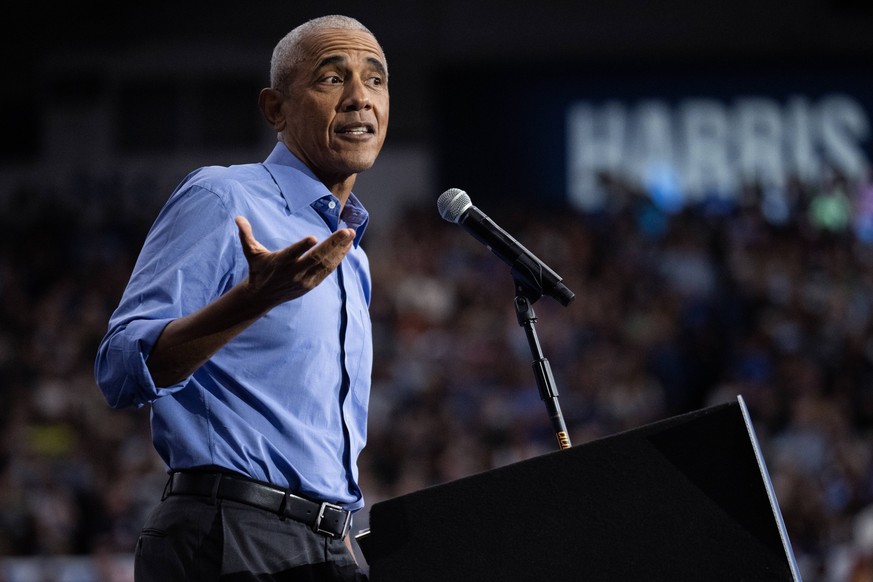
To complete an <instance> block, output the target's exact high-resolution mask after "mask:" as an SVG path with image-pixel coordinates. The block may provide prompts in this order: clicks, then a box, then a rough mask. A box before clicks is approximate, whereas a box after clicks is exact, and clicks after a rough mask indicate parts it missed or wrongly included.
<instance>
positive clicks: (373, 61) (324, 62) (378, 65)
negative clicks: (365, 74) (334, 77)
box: [318, 55, 388, 75]
mask: <svg viewBox="0 0 873 582" xmlns="http://www.w3.org/2000/svg"><path fill="white" fill-rule="evenodd" d="M345 62H346V58H345V57H344V56H342V55H332V56H329V57H325V58H323V59H321V61H320V62H319V63H318V68H319V69H323V68H325V67H331V66H333V65H341V64H344V63H345ZM367 62H368V63H370V65H372V67H373V68H374V69H376V70H377V71H378V72H379V73H381V74H383V75H385V74H387V73H388V70H387V69H386V68H385V64H384V63H383V62H382V61H380V60H379V59H377V58H376V57H367Z"/></svg>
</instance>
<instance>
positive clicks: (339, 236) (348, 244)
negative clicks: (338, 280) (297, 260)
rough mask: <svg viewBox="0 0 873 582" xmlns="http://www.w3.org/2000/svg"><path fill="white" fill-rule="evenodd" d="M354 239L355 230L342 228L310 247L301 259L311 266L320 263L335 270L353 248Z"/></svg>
mask: <svg viewBox="0 0 873 582" xmlns="http://www.w3.org/2000/svg"><path fill="white" fill-rule="evenodd" d="M353 240H355V231H354V230H352V229H350V228H341V229H340V230H338V231H336V232H334V233H332V234H331V235H330V236H329V237H327V238H326V239H324V240H323V241H322V242H321V243H320V244H318V245H316V246H314V247H313V248H312V249H310V251H309V252H308V253H306V255H305V256H303V257H301V260H302V261H305V262H307V263H308V264H309V265H310V266H312V265H317V264H320V265H325V266H327V267H329V268H330V269H331V270H333V269H334V268H336V266H337V265H339V263H340V261H342V260H343V257H345V256H346V253H348V252H349V249H351V248H352V241H353Z"/></svg>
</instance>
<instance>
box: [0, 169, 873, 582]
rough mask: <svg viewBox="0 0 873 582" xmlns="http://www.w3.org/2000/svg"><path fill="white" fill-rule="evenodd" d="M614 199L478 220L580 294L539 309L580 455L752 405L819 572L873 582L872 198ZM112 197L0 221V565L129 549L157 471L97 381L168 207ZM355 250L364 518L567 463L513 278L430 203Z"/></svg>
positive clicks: (40, 201) (865, 189) (804, 546)
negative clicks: (143, 256) (557, 455)
mask: <svg viewBox="0 0 873 582" xmlns="http://www.w3.org/2000/svg"><path fill="white" fill-rule="evenodd" d="M601 186H602V187H603V188H605V189H606V190H607V191H608V193H609V195H608V198H607V199H608V200H609V201H610V203H609V205H608V206H607V207H605V208H603V209H601V210H599V211H597V212H584V213H583V212H579V211H575V210H573V209H570V208H566V207H551V206H550V207H538V208H537V209H536V210H532V209H531V205H530V204H529V203H527V204H525V203H524V201H520V200H517V201H509V200H506V201H502V202H500V203H499V207H497V206H498V205H495V207H490V206H489V207H487V208H486V207H483V210H484V211H486V212H487V213H488V214H489V215H490V216H492V217H493V218H495V219H497V218H498V217H499V220H498V222H499V223H500V224H501V225H502V226H503V227H504V228H506V229H507V230H508V231H510V232H512V233H513V234H514V235H515V236H516V237H517V238H519V240H520V241H522V242H523V243H524V244H525V246H527V247H528V248H529V249H531V250H534V251H535V252H536V254H537V255H538V256H539V257H541V258H543V259H544V260H545V261H546V262H547V263H548V264H549V265H550V266H551V267H552V268H553V269H554V270H555V271H556V272H558V273H560V274H561V275H562V276H563V277H564V280H565V283H566V284H567V286H568V287H569V288H570V289H572V290H573V291H574V292H575V293H576V300H575V302H573V303H572V304H571V305H570V306H568V307H563V306H561V305H559V304H557V303H556V302H554V301H553V300H551V299H550V298H543V299H541V300H539V301H537V302H536V303H534V310H535V312H536V315H537V318H538V319H537V323H536V330H537V332H538V335H539V339H540V341H541V343H542V348H543V353H544V355H545V356H546V358H547V359H548V360H549V362H550V364H551V368H552V371H553V372H554V375H555V380H556V385H557V388H558V391H559V394H560V405H561V408H562V410H563V414H564V417H565V420H566V422H567V425H568V428H569V433H570V437H571V439H572V441H573V444H574V445H579V444H583V443H585V442H588V441H591V440H593V439H596V438H600V437H605V436H609V435H611V434H615V433H617V432H619V431H623V430H627V429H632V428H636V427H639V426H642V425H644V424H647V423H650V422H654V421H657V420H661V419H664V418H667V417H669V416H672V415H676V414H681V413H683V412H687V411H691V410H695V409H699V408H702V407H706V406H710V405H714V404H716V403H720V402H725V401H728V400H733V399H735V398H736V397H737V396H738V395H741V396H742V397H743V399H744V401H745V402H746V404H747V405H748V407H749V410H750V414H751V418H752V421H753V424H754V427H755V430H756V433H757V436H758V439H759V441H760V443H761V447H762V451H763V454H764V459H765V461H766V463H767V466H768V469H769V472H770V476H771V477H772V483H773V487H774V490H775V493H776V496H777V499H778V501H779V503H780V506H781V510H782V515H783V517H784V521H785V525H786V528H787V531H788V534H789V536H790V539H791V543H792V545H793V548H794V552H795V554H796V557H797V561H798V564H799V566H800V571H801V573H802V575H803V578H804V580H807V581H808V582H809V581H817V580H821V581H826V582H837V581H847V582H860V581H862V580H873V439H871V437H873V435H871V431H873V240H871V238H873V237H871V227H870V225H868V224H867V222H866V218H865V217H867V212H869V211H870V210H871V208H870V201H871V199H873V190H871V188H873V185H871V184H854V183H849V182H848V181H846V180H842V179H840V178H839V177H838V176H834V177H833V178H831V179H829V180H827V181H826V183H823V184H819V185H816V186H815V187H805V186H803V185H801V184H790V185H789V186H788V187H787V188H786V189H785V190H784V191H782V192H780V193H779V196H777V197H774V196H773V195H772V192H768V191H762V190H761V189H759V188H753V187H750V188H749V189H748V190H747V191H745V192H744V193H743V196H742V197H740V198H739V199H736V200H731V201H726V200H723V199H718V198H711V199H709V198H706V199H702V200H699V201H696V202H695V203H693V204H686V205H684V206H683V207H682V208H679V209H677V208H661V207H659V206H658V205H657V204H656V202H654V201H653V200H652V199H651V198H650V197H649V196H647V195H645V193H643V192H640V191H637V190H636V189H635V188H633V187H631V186H629V185H627V184H624V183H622V181H621V180H619V179H616V178H615V177H610V176H603V177H602V181H601ZM114 196H115V194H112V193H110V192H103V191H101V188H98V187H97V186H95V184H93V183H92V182H90V181H89V180H88V179H84V178H83V179H82V180H80V181H74V182H72V183H71V184H70V185H68V186H67V190H65V191H63V192H56V193H54V195H53V196H45V195H42V194H41V193H40V192H39V191H38V188H37V187H31V186H28V185H22V186H21V187H20V188H19V190H18V191H17V192H15V193H14V196H13V197H11V198H10V199H9V200H8V201H7V202H8V203H7V206H8V208H6V209H5V211H4V212H3V213H2V218H0V220H2V221H3V224H2V229H0V241H2V242H0V297H2V301H0V371H2V375H0V378H2V387H0V431H2V439H0V556H40V557H46V556H57V555H88V556H107V555H115V554H125V553H129V552H131V550H132V549H133V547H134V545H135V542H136V537H137V535H138V532H139V528H140V526H141V524H142V522H143V520H144V518H145V514H146V512H148V510H149V509H150V508H151V507H152V506H153V505H154V504H155V503H156V501H157V500H158V498H159V496H160V491H161V490H162V488H163V485H164V482H165V480H166V473H165V468H164V466H163V464H162V463H161V461H160V460H159V459H158V458H157V456H156V454H155V453H154V452H153V450H152V447H151V444H150V439H149V427H148V410H147V408H143V409H138V410H137V409H133V410H120V411H113V410H110V409H109V408H108V407H107V406H106V404H105V402H104V401H103V399H102V396H101V395H100V393H99V391H98V389H97V387H96V385H95V383H94V380H93V372H92V370H93V359H94V353H95V349H96V346H97V343H98V342H99V340H100V338H101V337H102V335H103V333H104V331H105V329H106V323H107V319H108V317H109V314H110V313H111V311H112V309H113V308H114V307H115V305H116V303H117V301H118V298H119V297H120V294H121V291H122V289H123V286H124V284H125V283H126V281H127V278H128V276H129V274H130V270H131V268H132V266H133V261H134V260H135V258H136V253H137V252H138V250H139V246H140V245H141V243H142V240H143V238H144V236H145V232H146V230H147V228H148V226H149V224H150V222H151V219H152V218H153V217H154V211H153V209H151V208H150V207H147V208H143V207H138V206H137V205H136V204H127V205H126V206H124V205H122V206H119V205H107V203H106V201H107V200H111V199H114V198H113V197H114ZM128 199H129V198H128ZM83 201H84V202H83ZM365 202H367V203H368V204H369V205H370V206H371V207H377V206H378V201H376V200H372V201H365ZM434 202H435V201H434ZM865 204H866V206H865ZM364 244H365V245H366V247H367V249H368V252H369V254H370V258H371V263H372V271H373V278H374V293H373V303H372V319H373V329H374V334H375V350H376V353H375V368H374V384H373V391H372V396H371V418H370V425H369V427H370V428H369V430H370V434H369V441H368V446H367V448H366V449H365V451H364V453H363V456H362V458H361V471H362V486H363V489H364V493H365V496H366V500H367V502H368V504H369V505H372V504H373V503H376V502H378V501H380V500H383V499H388V498H391V497H394V496H396V495H400V494H403V493H407V492H411V491H415V490H418V489H420V488H423V487H426V486H429V485H433V484H437V483H444V482H447V481H451V480H454V479H457V478H460V477H464V476H467V475H471V474H475V473H478V472H482V471H486V470H488V469H491V468H494V467H498V466H502V465H506V464H508V463H512V462H515V461H520V460H523V459H526V458H530V457H532V456H535V455H539V454H543V453H545V452H549V451H551V450H554V449H555V448H556V443H555V437H554V434H553V431H552V427H551V424H550V422H549V418H548V416H547V413H546V408H545V407H544V405H543V403H542V401H541V399H540V395H539V391H538V389H537V386H536V382H535V378H534V375H533V371H532V369H531V362H532V355H531V351H530V348H529V345H528V342H527V339H526V337H525V334H524V330H523V329H522V328H521V327H520V326H519V324H518V322H517V320H516V316H515V310H514V302H513V300H514V284H513V281H512V278H511V276H510V273H509V270H508V268H507V266H506V265H504V264H503V263H502V262H500V261H499V260H498V259H497V258H496V257H495V256H494V255H492V254H491V253H489V252H488V251H487V249H485V248H484V247H483V246H482V245H480V244H479V243H478V242H476V241H475V240H473V239H472V238H471V237H469V236H468V235H466V234H464V233H462V232H460V231H459V230H458V229H457V227H455V226H453V225H450V224H448V223H446V222H444V221H442V220H440V219H439V217H438V215H437V213H436V211H435V206H434V205H432V204H428V205H427V206H426V207H425V208H421V207H417V206H414V205H413V206H410V207H409V208H407V209H405V211H404V212H403V213H402V215H400V216H399V217H398V219H397V220H394V221H392V223H391V224H377V223H374V224H373V225H372V226H371V230H370V231H368V234H367V236H366V237H365V238H364ZM366 521H367V519H366V510H364V512H362V515H361V516H360V519H359V521H358V522H357V523H358V527H362V526H364V525H366ZM108 576H109V575H108V574H107V578H106V580H110V578H109V577H108ZM0 579H2V574H0Z"/></svg>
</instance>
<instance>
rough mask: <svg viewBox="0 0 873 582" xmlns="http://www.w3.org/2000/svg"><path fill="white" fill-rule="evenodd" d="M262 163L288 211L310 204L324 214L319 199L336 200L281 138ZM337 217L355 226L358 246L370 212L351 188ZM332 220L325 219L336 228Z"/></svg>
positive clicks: (355, 241)
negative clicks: (340, 213)
mask: <svg viewBox="0 0 873 582" xmlns="http://www.w3.org/2000/svg"><path fill="white" fill-rule="evenodd" d="M264 166H265V167H266V169H267V171H268V172H269V173H270V175H271V176H273V180H275V182H276V185H277V186H278V187H279V191H280V192H281V194H282V197H283V198H284V199H285V203H286V204H287V205H288V210H290V211H291V212H295V211H297V210H300V209H301V208H303V207H304V206H311V207H313V208H315V209H316V211H317V212H319V214H321V215H322V216H323V213H322V212H321V211H319V206H320V205H318V202H319V201H320V200H324V199H325V198H330V199H332V200H334V201H335V202H336V203H337V204H339V200H337V198H336V196H334V195H333V194H332V193H331V192H330V190H328V189H327V187H326V186H325V185H324V184H322V183H321V181H320V180H319V179H318V178H316V177H315V174H313V173H312V170H310V169H309V168H308V167H307V166H306V164H304V163H303V162H301V161H300V160H299V159H297V157H296V156H295V155H294V154H292V153H291V151H290V150H288V148H287V147H286V146H285V144H283V143H281V142H279V143H277V144H276V146H275V147H274V148H273V151H272V152H270V155H269V156H267V159H266V160H264ZM340 218H341V219H342V220H343V221H345V223H346V224H347V225H348V226H349V228H353V229H354V230H355V232H356V235H355V240H354V244H355V246H358V245H359V244H360V242H361V237H363V236H364V231H365V230H366V229H367V224H368V223H369V213H368V212H367V209H366V208H364V205H363V204H362V203H361V201H360V199H358V197H357V196H355V194H354V192H352V193H350V194H349V199H348V200H347V201H346V204H345V206H344V207H343V212H342V215H341V216H340ZM331 222H332V221H328V223H329V224H330V225H331V228H334V229H335V228H337V226H338V224H336V223H334V224H331Z"/></svg>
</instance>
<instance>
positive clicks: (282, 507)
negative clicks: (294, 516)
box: [279, 491, 290, 521]
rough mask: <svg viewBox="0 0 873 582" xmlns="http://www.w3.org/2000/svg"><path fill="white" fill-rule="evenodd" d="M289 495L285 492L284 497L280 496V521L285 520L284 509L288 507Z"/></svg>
mask: <svg viewBox="0 0 873 582" xmlns="http://www.w3.org/2000/svg"><path fill="white" fill-rule="evenodd" d="M289 495H290V493H288V492H287V491H286V492H285V495H283V496H282V503H280V504H279V517H280V518H281V519H282V521H285V518H286V517H287V516H286V515H285V508H286V507H287V506H288V497H289Z"/></svg>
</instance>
